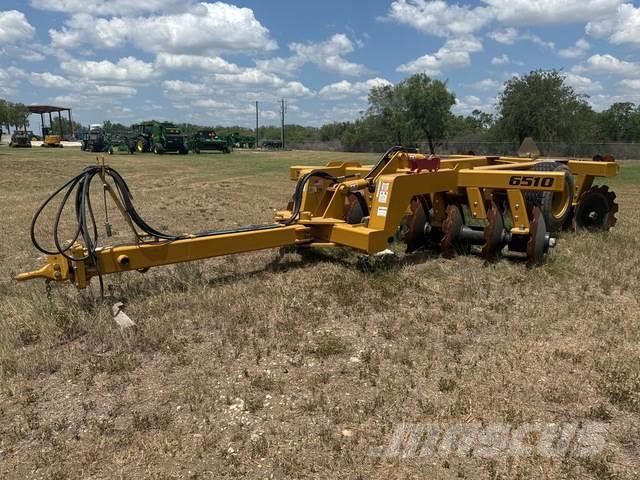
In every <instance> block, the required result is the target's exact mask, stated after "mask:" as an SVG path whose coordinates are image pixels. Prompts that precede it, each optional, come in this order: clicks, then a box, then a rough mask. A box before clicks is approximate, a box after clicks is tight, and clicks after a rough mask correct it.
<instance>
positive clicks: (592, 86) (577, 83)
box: [565, 72, 602, 93]
mask: <svg viewBox="0 0 640 480" xmlns="http://www.w3.org/2000/svg"><path fill="white" fill-rule="evenodd" d="M565 81H566V82H567V83H568V84H569V85H571V86H572V87H573V88H574V89H575V90H576V91H577V92H578V93H589V92H597V91H600V90H602V85H601V84H600V82H598V81H594V80H592V79H590V78H588V77H585V76H582V75H578V74H576V73H570V72H569V73H567V74H566V75H565Z"/></svg>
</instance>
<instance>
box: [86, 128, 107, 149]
mask: <svg viewBox="0 0 640 480" xmlns="http://www.w3.org/2000/svg"><path fill="white" fill-rule="evenodd" d="M107 148H108V141H107V138H106V133H105V131H104V130H103V128H102V125H98V124H93V125H90V126H89V131H88V132H87V133H85V134H84V135H83V138H82V143H81V145H80V149H81V150H84V151H86V152H106V151H107Z"/></svg>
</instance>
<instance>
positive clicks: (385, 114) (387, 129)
mask: <svg viewBox="0 0 640 480" xmlns="http://www.w3.org/2000/svg"><path fill="white" fill-rule="evenodd" d="M403 101H404V99H403V98H402V96H401V95H400V92H399V90H398V88H397V86H396V87H394V86H392V85H383V86H380V87H373V88H372V89H371V90H370V91H369V108H368V110H367V116H368V117H369V118H370V119H371V120H373V119H375V120H374V121H373V122H372V121H370V122H369V123H370V125H369V126H370V127H374V124H375V127H377V128H375V130H377V132H376V133H377V135H375V136H376V137H377V139H378V140H380V141H385V140H386V141H389V142H390V143H395V144H396V145H402V144H403V141H404V142H406V141H407V140H408V137H409V136H410V135H411V133H410V130H411V127H410V125H409V119H408V117H407V115H406V109H405V107H404V104H403Z"/></svg>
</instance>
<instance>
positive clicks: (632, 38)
mask: <svg viewBox="0 0 640 480" xmlns="http://www.w3.org/2000/svg"><path fill="white" fill-rule="evenodd" d="M595 18H598V17H595ZM586 32H587V33H588V34H589V35H591V36H593V37H596V38H604V37H608V38H609V41H610V42H612V43H616V44H620V43H632V44H636V45H640V35H639V34H638V32H640V7H634V6H633V4H631V3H625V4H623V5H619V6H618V8H617V9H615V11H613V12H611V11H610V12H607V14H606V15H603V16H601V17H599V18H598V19H597V20H591V21H590V22H589V23H588V24H587V27H586Z"/></svg>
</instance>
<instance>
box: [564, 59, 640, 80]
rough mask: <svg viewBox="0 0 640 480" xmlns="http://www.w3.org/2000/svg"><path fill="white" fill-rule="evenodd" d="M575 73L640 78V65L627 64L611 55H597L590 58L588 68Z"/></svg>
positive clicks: (580, 68) (576, 70)
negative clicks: (587, 72)
mask: <svg viewBox="0 0 640 480" xmlns="http://www.w3.org/2000/svg"><path fill="white" fill-rule="evenodd" d="M573 70H574V73H583V72H585V71H590V72H595V73H605V74H611V75H619V76H625V77H634V76H636V77H637V76H640V63H634V62H627V61H625V60H620V59H619V58H616V57H614V56H613V55H609V54H604V55H600V54H596V55H592V56H591V57H589V59H588V60H587V63H586V66H584V67H577V68H574V69H573Z"/></svg>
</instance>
